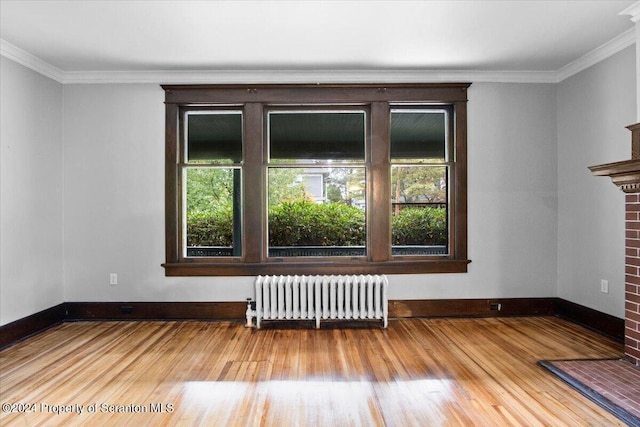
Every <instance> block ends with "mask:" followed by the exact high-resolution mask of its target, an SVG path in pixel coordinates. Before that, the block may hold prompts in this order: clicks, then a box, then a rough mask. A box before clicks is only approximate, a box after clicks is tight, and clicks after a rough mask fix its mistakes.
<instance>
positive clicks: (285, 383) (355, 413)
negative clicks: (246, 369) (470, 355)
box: [184, 379, 453, 424]
mask: <svg viewBox="0 0 640 427" xmlns="http://www.w3.org/2000/svg"><path fill="white" fill-rule="evenodd" d="M184 391H185V394H184V396H185V399H186V400H187V401H188V402H189V404H190V405H193V406H194V407H195V408H194V409H196V408H197V409H198V410H201V411H207V412H208V413H212V412H218V411H219V412H226V413H230V412H231V413H235V414H236V416H250V414H249V412H250V410H249V408H250V407H251V406H252V404H251V403H250V402H253V405H255V406H258V405H257V402H258V401H259V402H260V404H266V407H267V408H268V411H269V412H272V413H273V414H279V413H280V411H285V412H291V408H304V411H303V413H298V415H296V416H297V417H300V416H302V417H303V418H305V419H306V420H309V419H316V420H318V419H319V418H322V419H341V420H343V421H345V422H346V423H347V424H350V423H352V422H353V423H356V424H361V423H366V422H367V421H371V422H374V421H376V417H378V418H377V420H378V421H379V420H381V419H382V414H380V413H377V414H375V413H373V414H372V408H382V409H383V411H382V412H384V413H387V412H388V413H390V414H393V413H405V414H406V413H407V412H406V411H409V412H410V413H413V414H414V417H415V418H416V421H418V420H420V419H422V420H424V419H425V417H428V418H427V419H429V420H430V422H433V423H435V424H438V423H439V422H442V421H444V416H443V415H442V414H441V407H442V406H443V405H445V404H446V402H447V401H449V400H452V399H453V396H452V391H451V382H450V381H449V380H446V379H444V380H441V379H419V380H406V381H404V380H394V381H389V382H378V381H367V380H362V381H322V380H274V381H257V382H243V381H192V382H187V383H185V384H184ZM287 408H289V410H288V411H287ZM322 413H324V414H325V415H319V414H322ZM254 415H255V414H254ZM261 416H264V414H261ZM275 416H278V417H279V416H280V415H275ZM236 421H238V420H236ZM247 421H249V420H247ZM297 421H302V420H297ZM374 424H375V422H374Z"/></svg>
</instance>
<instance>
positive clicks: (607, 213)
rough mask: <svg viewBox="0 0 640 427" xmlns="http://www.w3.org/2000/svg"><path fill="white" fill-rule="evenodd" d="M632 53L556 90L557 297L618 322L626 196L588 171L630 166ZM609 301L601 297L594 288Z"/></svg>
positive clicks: (633, 105) (614, 58)
mask: <svg viewBox="0 0 640 427" xmlns="http://www.w3.org/2000/svg"><path fill="white" fill-rule="evenodd" d="M635 65H636V63H635V47H634V46H631V47H629V48H627V49H625V50H623V51H621V52H619V53H617V54H616V55H614V56H612V57H610V58H608V59H606V60H604V61H602V62H600V63H598V64H596V65H594V66H592V67H590V68H588V69H586V70H585V71H582V72H581V73H579V74H576V75H574V76H572V77H570V78H568V79H566V80H564V81H563V82H561V83H559V85H558V180H559V184H558V198H559V210H558V229H559V231H558V296H559V297H560V298H563V299H566V300H569V301H572V302H575V303H578V304H581V305H584V306H587V307H590V308H593V309H596V310H599V311H602V312H605V313H608V314H611V315H614V316H617V317H624V194H623V193H622V192H621V191H620V190H619V189H618V188H617V187H616V186H615V185H613V184H612V183H611V180H610V179H609V178H607V177H595V176H593V175H592V174H591V172H590V171H589V169H588V166H593V165H597V164H602V163H609V162H615V161H620V160H627V159H630V158H631V133H630V132H629V131H628V130H627V129H625V126H628V125H631V124H633V123H635V118H636V87H635V85H636V70H635ZM601 279H605V280H608V281H609V293H608V294H603V293H601V292H600V280H601Z"/></svg>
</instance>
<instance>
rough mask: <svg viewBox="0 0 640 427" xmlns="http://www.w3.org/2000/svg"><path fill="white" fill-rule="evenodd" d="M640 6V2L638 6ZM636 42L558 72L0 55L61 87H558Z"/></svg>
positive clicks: (6, 49)
mask: <svg viewBox="0 0 640 427" xmlns="http://www.w3.org/2000/svg"><path fill="white" fill-rule="evenodd" d="M638 5H640V2H638V3H637V4H636V5H634V6H638ZM639 7H640V6H639ZM630 9H631V8H630ZM636 16H637V15H636ZM635 42H636V37H635V29H634V28H631V29H629V30H627V31H625V32H624V33H622V34H621V35H619V36H617V37H615V38H614V39H612V40H611V41H609V42H607V43H605V44H603V45H602V46H599V47H597V48H596V49H594V50H592V51H591V52H589V53H587V54H586V55H584V56H582V57H581V58H578V59H577V60H575V61H573V62H571V63H570V64H567V65H566V66H564V67H562V68H561V69H559V70H557V71H537V70H531V71H509V70H502V71H500V70H498V71H485V70H431V69H411V70H406V69H405V70H402V69H395V70H394V69H389V70H384V69H383V70H371V69H363V70H161V71H153V70H142V71H64V70H62V69H60V68H57V67H55V66H53V65H51V64H49V63H48V62H46V61H43V60H42V59H40V58H38V57H36V56H34V55H32V54H30V53H29V52H26V51H24V50H22V49H20V48H19V47H17V46H14V45H12V44H11V43H9V42H7V41H5V40H3V39H0V55H1V56H4V57H6V58H8V59H11V60H13V61H15V62H17V63H18V64H21V65H23V66H25V67H27V68H30V69H32V70H33V71H36V72H38V73H40V74H42V75H44V76H46V77H49V78H51V79H53V80H55V81H57V82H59V83H62V84H107V83H115V84H126V83H149V84H181V83H185V84H186V83H202V84H207V83H210V84H225V83H265V84H266V83H380V82H384V83H419V82H427V81H428V82H434V83H439V82H468V81H473V82H486V83H559V82H561V81H563V80H565V79H566V78H568V77H571V76H573V75H574V74H577V73H579V72H580V71H583V70H584V69H586V68H589V67H591V66H592V65H595V64H596V63H598V62H600V61H602V60H604V59H606V58H608V57H609V56H611V55H613V54H615V53H617V52H619V51H621V50H622V49H625V48H626V47H628V46H631V45H633V44H634V43H635Z"/></svg>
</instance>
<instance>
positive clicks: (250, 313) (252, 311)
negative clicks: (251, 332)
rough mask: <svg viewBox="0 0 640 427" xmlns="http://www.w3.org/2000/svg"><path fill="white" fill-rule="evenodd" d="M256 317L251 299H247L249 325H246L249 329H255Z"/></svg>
mask: <svg viewBox="0 0 640 427" xmlns="http://www.w3.org/2000/svg"><path fill="white" fill-rule="evenodd" d="M255 315H256V312H255V310H252V309H251V298H247V313H246V316H247V324H246V325H244V326H245V327H247V328H253V317H254V316H255Z"/></svg>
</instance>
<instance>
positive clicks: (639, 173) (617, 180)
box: [589, 123, 640, 193]
mask: <svg viewBox="0 0 640 427" xmlns="http://www.w3.org/2000/svg"><path fill="white" fill-rule="evenodd" d="M627 129H629V130H630V131H631V160H623V161H621V162H614V163H605V164H602V165H596V166H591V167H589V169H590V170H591V172H592V173H593V174H594V175H597V176H608V177H611V181H613V183H614V184H615V185H617V186H618V187H619V188H620V189H621V190H622V191H624V192H625V193H640V123H636V124H635V125H631V126H627Z"/></svg>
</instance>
